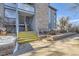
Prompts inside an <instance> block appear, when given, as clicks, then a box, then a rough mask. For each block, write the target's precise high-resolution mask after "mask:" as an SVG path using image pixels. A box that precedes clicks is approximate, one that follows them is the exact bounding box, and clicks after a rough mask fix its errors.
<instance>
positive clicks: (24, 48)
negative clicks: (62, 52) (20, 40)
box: [13, 43, 33, 56]
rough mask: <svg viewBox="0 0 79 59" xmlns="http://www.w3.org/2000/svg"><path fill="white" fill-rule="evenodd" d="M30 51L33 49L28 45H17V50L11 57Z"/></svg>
mask: <svg viewBox="0 0 79 59" xmlns="http://www.w3.org/2000/svg"><path fill="white" fill-rule="evenodd" d="M32 50H33V47H32V46H31V44H29V43H26V44H21V45H19V48H18V50H17V51H16V52H15V53H14V54H13V56H18V55H21V54H24V53H26V52H29V51H32Z"/></svg>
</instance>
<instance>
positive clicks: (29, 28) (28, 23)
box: [26, 16, 32, 31]
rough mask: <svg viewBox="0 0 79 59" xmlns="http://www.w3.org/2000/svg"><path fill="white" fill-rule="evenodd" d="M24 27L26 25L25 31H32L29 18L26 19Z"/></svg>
mask: <svg viewBox="0 0 79 59" xmlns="http://www.w3.org/2000/svg"><path fill="white" fill-rule="evenodd" d="M26 25H27V31H32V19H31V18H30V17H28V16H27V17H26Z"/></svg>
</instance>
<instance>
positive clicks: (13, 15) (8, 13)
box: [5, 9, 16, 18]
mask: <svg viewBox="0 0 79 59" xmlns="http://www.w3.org/2000/svg"><path fill="white" fill-rule="evenodd" d="M5 17H8V18H16V11H15V10H11V9H5Z"/></svg>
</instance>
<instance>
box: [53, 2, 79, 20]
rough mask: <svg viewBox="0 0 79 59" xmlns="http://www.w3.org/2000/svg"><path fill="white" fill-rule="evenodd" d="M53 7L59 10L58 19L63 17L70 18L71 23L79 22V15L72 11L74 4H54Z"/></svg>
mask: <svg viewBox="0 0 79 59" xmlns="http://www.w3.org/2000/svg"><path fill="white" fill-rule="evenodd" d="M51 5H52V6H53V7H55V8H56V9H57V18H59V17H61V16H69V17H70V20H71V21H78V20H79V13H78V12H76V11H75V10H74V11H73V10H72V9H71V6H72V4H68V3H52V4H51Z"/></svg>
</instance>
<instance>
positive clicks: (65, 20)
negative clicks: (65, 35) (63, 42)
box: [59, 17, 70, 32]
mask: <svg viewBox="0 0 79 59" xmlns="http://www.w3.org/2000/svg"><path fill="white" fill-rule="evenodd" d="M59 27H60V29H61V32H65V31H66V32H68V29H69V27H70V24H69V17H61V18H60V20H59Z"/></svg>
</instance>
